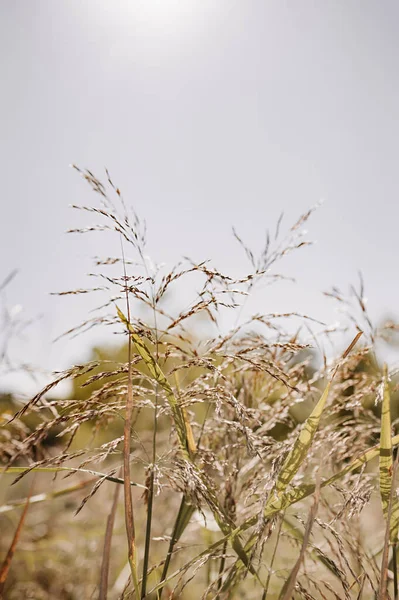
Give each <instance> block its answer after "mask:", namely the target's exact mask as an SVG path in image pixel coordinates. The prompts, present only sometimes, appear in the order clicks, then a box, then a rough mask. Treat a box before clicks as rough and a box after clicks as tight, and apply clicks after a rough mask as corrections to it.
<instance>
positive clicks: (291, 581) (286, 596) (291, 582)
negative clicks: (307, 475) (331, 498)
mask: <svg viewBox="0 0 399 600" xmlns="http://www.w3.org/2000/svg"><path fill="white" fill-rule="evenodd" d="M319 499H320V486H318V489H317V490H316V493H315V497H314V502H313V505H312V508H311V509H310V513H309V517H308V520H307V523H306V527H305V533H304V536H303V542H302V545H301V551H300V553H299V556H298V559H297V561H296V563H295V565H294V567H293V569H292V571H291V573H290V576H289V578H288V579H287V581H286V582H285V584H284V586H283V589H282V590H281V592H280V596H279V600H290V598H291V595H292V593H293V591H294V587H295V582H296V579H297V577H298V573H299V569H300V568H301V564H302V562H303V559H304V557H305V552H306V548H307V546H308V543H309V539H310V533H311V531H312V527H313V523H314V520H315V518H316V514H317V509H318V506H319Z"/></svg>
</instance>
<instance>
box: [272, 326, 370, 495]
mask: <svg viewBox="0 0 399 600" xmlns="http://www.w3.org/2000/svg"><path fill="white" fill-rule="evenodd" d="M361 335H362V332H360V331H359V332H358V333H357V335H356V336H355V338H354V339H353V340H352V342H351V343H350V345H349V346H348V348H347V349H346V350H345V352H344V354H343V356H342V359H344V358H346V357H347V356H348V354H349V352H350V351H351V350H352V348H353V347H354V345H355V344H356V342H357V341H358V339H359V338H360V336H361ZM339 366H340V363H338V365H337V366H336V367H335V369H334V371H333V373H332V375H331V378H330V381H329V382H328V384H327V386H326V388H325V390H324V392H323V394H322V395H321V398H320V400H319V401H318V402H317V404H316V406H315V407H314V409H313V410H312V412H311V414H310V415H309V417H308V418H307V419H306V421H305V423H304V424H303V426H302V429H301V431H300V432H299V435H298V437H297V439H296V440H295V443H294V446H293V447H292V449H291V451H290V452H289V453H288V456H287V457H286V459H285V461H284V463H283V466H282V467H281V470H280V473H279V476H278V478H277V482H276V492H277V494H281V492H283V491H284V490H285V489H286V487H287V485H288V484H289V483H290V481H291V480H292V478H293V477H294V476H295V474H296V473H297V471H298V469H299V468H300V466H301V465H302V463H303V461H304V460H305V458H306V455H307V453H308V451H309V448H310V446H311V444H312V441H313V438H314V436H315V433H316V431H317V428H318V426H319V423H320V419H321V416H322V413H323V410H324V407H325V405H326V402H327V398H328V394H329V391H330V388H331V384H332V382H333V379H334V377H335V374H336V372H337V370H338V368H339Z"/></svg>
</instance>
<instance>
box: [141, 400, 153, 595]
mask: <svg viewBox="0 0 399 600" xmlns="http://www.w3.org/2000/svg"><path fill="white" fill-rule="evenodd" d="M155 415H156V410H155ZM155 415H154V420H155V419H156V416H155ZM155 431H156V429H155V424H154V434H153V437H154V442H153V448H154V450H153V463H152V465H151V467H150V468H151V472H150V477H149V481H148V497H147V522H146V530H145V542H144V558H143V576H142V582H141V598H145V596H146V593H147V592H146V589H147V572H148V563H149V557H150V545H151V526H152V511H153V504H154V464H155V436H156V433H155Z"/></svg>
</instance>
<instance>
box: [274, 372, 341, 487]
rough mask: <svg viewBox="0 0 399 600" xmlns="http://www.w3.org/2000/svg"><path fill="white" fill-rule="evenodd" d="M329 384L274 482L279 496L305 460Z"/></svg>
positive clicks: (324, 402)
mask: <svg viewBox="0 0 399 600" xmlns="http://www.w3.org/2000/svg"><path fill="white" fill-rule="evenodd" d="M331 383H332V378H331V380H330V381H329V383H328V384H327V387H326V389H325V390H324V392H323V394H322V395H321V398H320V400H319V401H318V403H317V404H316V406H315V407H314V409H313V410H312V412H311V414H310V415H309V417H308V418H307V419H306V421H305V423H304V424H303V426H302V429H301V431H300V432H299V435H298V437H297V439H296V440H295V443H294V446H293V448H292V449H291V450H290V452H289V453H288V456H287V457H286V459H285V461H284V463H283V466H282V467H281V470H280V473H279V476H278V478H277V482H276V492H277V494H281V492H283V491H284V490H285V488H286V487H287V485H288V484H289V483H290V481H291V479H292V478H293V477H294V475H295V474H296V473H297V471H298V469H299V468H300V466H301V464H302V463H303V461H304V460H305V458H306V455H307V453H308V451H309V448H310V445H311V443H312V441H313V438H314V435H315V433H316V431H317V428H318V426H319V423H320V418H321V415H322V413H323V410H324V407H325V405H326V401H327V398H328V393H329V391H330V388H331Z"/></svg>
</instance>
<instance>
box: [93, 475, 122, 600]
mask: <svg viewBox="0 0 399 600" xmlns="http://www.w3.org/2000/svg"><path fill="white" fill-rule="evenodd" d="M119 490H120V487H119V485H117V486H115V491H114V498H113V501H112V508H111V512H110V513H109V515H108V519H107V527H106V530H105V539H104V549H103V559H102V563H101V577H100V593H99V596H98V599H99V600H107V592H108V576H109V562H110V555H111V540H112V532H113V529H114V523H115V515H116V509H117V506H118V499H119Z"/></svg>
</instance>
